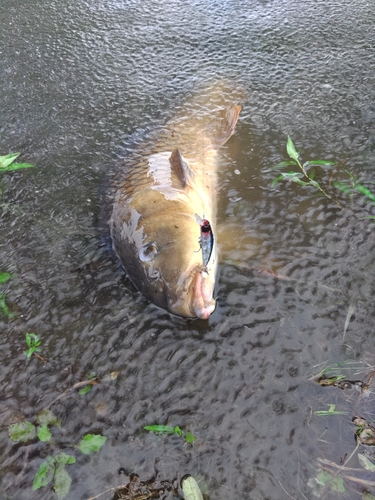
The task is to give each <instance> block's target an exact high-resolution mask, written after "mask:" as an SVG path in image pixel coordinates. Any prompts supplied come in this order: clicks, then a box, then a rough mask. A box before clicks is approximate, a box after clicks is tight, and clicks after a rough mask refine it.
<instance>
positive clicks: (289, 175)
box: [271, 172, 309, 187]
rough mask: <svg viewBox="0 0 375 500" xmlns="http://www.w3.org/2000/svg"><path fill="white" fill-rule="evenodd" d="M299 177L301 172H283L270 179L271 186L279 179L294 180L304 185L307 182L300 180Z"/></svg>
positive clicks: (301, 175)
mask: <svg viewBox="0 0 375 500" xmlns="http://www.w3.org/2000/svg"><path fill="white" fill-rule="evenodd" d="M301 177H303V174H302V173H301V172H283V173H282V174H280V175H279V177H277V178H276V179H274V180H273V181H272V184H271V185H272V187H273V186H274V185H275V184H276V183H277V182H279V181H291V182H296V183H297V184H301V185H302V186H306V185H307V184H309V183H308V182H304V181H301V179H300V178H301Z"/></svg>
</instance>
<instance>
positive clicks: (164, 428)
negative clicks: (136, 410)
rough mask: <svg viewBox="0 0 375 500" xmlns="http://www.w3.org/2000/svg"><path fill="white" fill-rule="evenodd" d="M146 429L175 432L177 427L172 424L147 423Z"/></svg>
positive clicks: (167, 432) (166, 432)
mask: <svg viewBox="0 0 375 500" xmlns="http://www.w3.org/2000/svg"><path fill="white" fill-rule="evenodd" d="M144 428H145V429H146V431H151V432H160V433H161V434H175V433H176V431H175V427H171V426H170V425H146V426H145V427H144Z"/></svg>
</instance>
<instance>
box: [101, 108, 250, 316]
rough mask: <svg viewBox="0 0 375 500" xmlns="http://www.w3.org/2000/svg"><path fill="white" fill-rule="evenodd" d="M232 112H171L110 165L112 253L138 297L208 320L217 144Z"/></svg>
mask: <svg viewBox="0 0 375 500" xmlns="http://www.w3.org/2000/svg"><path fill="white" fill-rule="evenodd" d="M240 111H241V107H240V106H238V105H231V106H225V107H223V106H221V107H220V106H219V107H217V106H216V107H215V109H214V111H213V112H212V113H209V114H206V115H204V113H203V114H199V113H198V114H197V116H188V117H186V116H184V117H183V118H179V119H178V118H176V119H175V120H172V121H170V122H169V123H167V125H166V126H164V127H160V128H158V129H156V130H154V131H153V133H152V134H151V135H150V136H149V137H148V138H142V139H141V140H140V141H139V144H137V145H136V146H135V147H134V148H133V150H132V151H131V154H130V155H129V157H128V158H125V159H123V160H121V162H120V163H119V165H118V166H117V174H116V182H115V195H114V199H113V202H112V213H111V216H110V221H109V225H110V235H111V238H112V244H113V248H114V250H115V253H116V254H117V256H118V257H119V259H120V261H121V263H122V265H123V267H124V268H125V271H126V272H127V274H128V276H129V278H130V280H131V281H132V282H133V283H134V285H135V286H136V287H137V289H138V290H139V291H140V292H142V293H143V295H144V296H145V297H147V298H148V299H149V300H151V301H152V302H153V303H154V304H156V305H158V306H160V307H162V308H164V309H166V310H168V311H170V312H171V313H173V314H176V315H179V316H184V317H189V318H195V317H198V318H201V319H208V318H209V316H210V314H211V313H212V312H213V311H214V309H215V299H214V297H213V293H214V286H215V279H216V270H217V242H216V238H215V231H216V195H217V160H218V158H217V157H218V152H217V151H218V149H219V147H220V146H221V145H223V144H224V143H225V142H226V141H227V140H228V139H229V137H230V136H231V135H232V134H233V132H234V128H235V125H236V123H237V120H238V116H239V113H240ZM202 115H203V118H202ZM200 220H201V221H203V222H204V223H208V226H207V224H206V226H205V227H203V226H202V224H201V223H200V222H199V221H200ZM207 228H209V231H210V240H209V241H210V242H211V243H204V245H205V248H204V247H203V246H202V241H204V242H205V241H206V240H207V236H205V234H204V232H206V233H207V231H208V229H207ZM202 231H203V232H202ZM202 235H203V236H204V237H206V240H202ZM212 235H213V236H212ZM207 241H208V240H207ZM207 244H209V245H210V247H209V248H208V249H207ZM204 252H205V253H204ZM203 253H204V255H203Z"/></svg>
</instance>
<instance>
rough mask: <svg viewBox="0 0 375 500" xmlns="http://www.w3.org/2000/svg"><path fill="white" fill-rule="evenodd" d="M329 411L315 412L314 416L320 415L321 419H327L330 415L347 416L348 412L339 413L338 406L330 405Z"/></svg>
mask: <svg viewBox="0 0 375 500" xmlns="http://www.w3.org/2000/svg"><path fill="white" fill-rule="evenodd" d="M328 406H329V409H328V410H318V411H314V415H318V416H319V417H327V416H328V415H347V414H348V412H347V411H338V410H335V408H336V405H328Z"/></svg>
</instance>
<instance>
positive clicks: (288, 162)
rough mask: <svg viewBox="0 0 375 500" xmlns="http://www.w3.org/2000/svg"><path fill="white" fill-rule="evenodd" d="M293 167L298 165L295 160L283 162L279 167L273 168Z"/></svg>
mask: <svg viewBox="0 0 375 500" xmlns="http://www.w3.org/2000/svg"><path fill="white" fill-rule="evenodd" d="M291 165H298V164H297V163H296V162H295V161H294V160H286V161H281V162H280V163H278V164H277V165H274V166H273V167H271V168H280V167H290V166H291Z"/></svg>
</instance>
